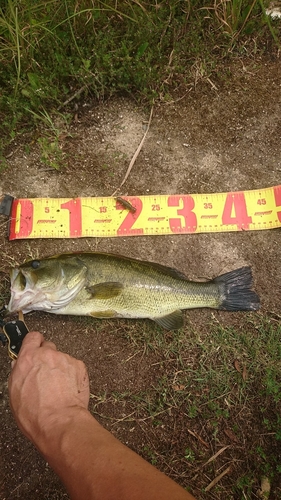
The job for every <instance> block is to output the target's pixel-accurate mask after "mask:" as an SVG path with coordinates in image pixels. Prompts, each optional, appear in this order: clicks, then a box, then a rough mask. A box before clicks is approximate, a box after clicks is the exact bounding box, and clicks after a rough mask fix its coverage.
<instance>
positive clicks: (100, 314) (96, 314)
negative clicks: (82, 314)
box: [90, 309, 117, 318]
mask: <svg viewBox="0 0 281 500" xmlns="http://www.w3.org/2000/svg"><path fill="white" fill-rule="evenodd" d="M90 316H93V318H116V316H117V313H116V311H112V310H111V309H108V310H107V311H92V312H91V313H90Z"/></svg>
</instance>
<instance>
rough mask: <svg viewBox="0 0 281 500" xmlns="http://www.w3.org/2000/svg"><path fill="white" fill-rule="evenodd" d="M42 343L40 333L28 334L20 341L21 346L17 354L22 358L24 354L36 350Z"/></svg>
mask: <svg viewBox="0 0 281 500" xmlns="http://www.w3.org/2000/svg"><path fill="white" fill-rule="evenodd" d="M43 342H44V337H43V335H42V333H40V332H29V333H28V334H27V335H26V336H25V338H24V339H23V341H22V346H21V349H20V352H19V356H22V355H23V353H24V352H27V351H34V350H36V349H38V347H40V346H41V345H42V343H43Z"/></svg>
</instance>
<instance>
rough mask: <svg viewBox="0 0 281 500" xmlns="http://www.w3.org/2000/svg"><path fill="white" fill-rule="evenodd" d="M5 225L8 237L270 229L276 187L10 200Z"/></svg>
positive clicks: (276, 217) (280, 215)
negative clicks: (144, 194) (165, 193)
mask: <svg viewBox="0 0 281 500" xmlns="http://www.w3.org/2000/svg"><path fill="white" fill-rule="evenodd" d="M0 208H1V207H0ZM9 226H10V227H9V239H10V240H15V239H20V238H80V237H115V236H122V237H123V236H138V235H164V234H189V233H190V234H191V233H193V234H194V233H209V232H227V231H248V230H261V229H273V228H277V227H281V186H275V187H270V188H265V189H259V190H253V191H239V192H231V193H211V194H192V195H191V194H187V195H149V196H138V197H137V196H126V197H123V198H121V197H119V198H118V199H115V198H112V197H104V198H101V197H99V198H63V199H61V198H33V199H15V200H13V202H12V208H11V213H10V225H9Z"/></svg>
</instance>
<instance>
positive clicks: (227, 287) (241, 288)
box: [213, 266, 260, 311]
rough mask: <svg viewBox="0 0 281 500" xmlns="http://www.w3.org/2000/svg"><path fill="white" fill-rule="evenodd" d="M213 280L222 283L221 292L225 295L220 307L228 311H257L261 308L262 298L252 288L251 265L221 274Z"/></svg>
mask: <svg viewBox="0 0 281 500" xmlns="http://www.w3.org/2000/svg"><path fill="white" fill-rule="evenodd" d="M213 281H214V283H217V284H220V285H221V293H222V296H223V297H224V298H223V300H222V303H221V305H220V307H219V309H224V310H226V311H257V310H258V309H259V308H260V299H259V297H258V295H257V294H256V293H255V292H254V291H253V290H251V288H252V282H253V276H252V271H251V268H250V267H249V266H245V267H240V268H239V269H235V270H234V271H230V272H229V273H225V274H221V275H220V276H218V277H217V278H215V279H214V280H213Z"/></svg>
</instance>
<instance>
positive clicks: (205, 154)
mask: <svg viewBox="0 0 281 500" xmlns="http://www.w3.org/2000/svg"><path fill="white" fill-rule="evenodd" d="M224 74H228V75H229V74H231V78H229V77H228V78H225V77H224ZM211 83H212V84H211ZM172 97H173V98H172V99H171V100H169V101H167V102H164V101H163V102H162V103H159V104H157V105H155V108H154V114H153V119H152V123H151V126H150V129H149V132H148V135H147V138H146V141H145V143H144V146H143V148H142V150H141V152H140V154H139V156H138V158H137V161H136V163H135V165H134V167H133V169H132V171H131V174H130V176H129V179H128V181H127V182H126V184H125V185H124V187H123V188H122V191H121V194H123V195H126V194H130V195H145V194H149V193H156V194H157V193H158V194H161V193H163V194H166V193H169V194H177V193H211V192H226V191H234V190H250V189H257V188H264V187H269V186H275V185H278V184H281V143H280V137H281V68H280V60H273V59H270V58H268V59H256V60H255V61H252V60H241V61H239V62H237V63H236V64H235V65H233V66H231V67H225V73H224V72H222V73H221V76H220V77H219V78H217V80H212V82H210V81H203V80H202V81H198V83H197V85H196V87H193V88H192V87H191V88H187V89H180V90H178V91H177V93H175V94H174V95H172ZM71 111H72V112H73V120H72V122H71V124H70V126H69V131H68V132H69V134H65V133H64V130H63V125H62V124H59V123H58V124H57V126H58V127H62V138H61V147H62V151H63V157H64V165H63V167H62V168H61V169H60V170H59V171H56V170H54V169H51V168H48V167H46V166H45V165H44V164H43V163H42V162H41V161H40V152H39V148H38V145H37V143H36V141H34V138H33V137H32V136H31V135H26V136H24V137H19V138H18V139H16V140H15V141H14V143H13V144H12V145H11V148H10V149H9V151H7V157H8V158H7V162H8V169H6V170H4V171H2V172H1V174H0V194H3V193H6V194H11V195H13V196H15V197H22V198H24V197H41V196H42V195H44V196H48V197H76V196H109V195H111V194H112V192H113V191H114V190H115V189H116V188H117V187H118V186H119V184H120V182H121V180H122V179H123V177H124V175H125V172H126V170H127V167H128V164H129V161H130V159H131V158H132V156H133V154H134V152H135V150H136V148H137V146H138V144H139V143H140V140H141V138H142V136H143V133H144V130H145V127H146V123H147V120H148V117H149V109H144V108H142V107H140V106H138V105H137V104H136V103H135V102H134V100H132V99H129V98H125V97H119V98H113V99H110V100H107V101H105V102H103V103H97V102H96V101H94V100H89V99H88V100H86V101H84V102H80V103H79V104H78V111H77V110H76V109H74V105H73V110H71ZM1 227H2V236H1V238H0V250H1V255H2V259H3V260H2V259H1V260H2V262H1V271H2V280H3V283H5V287H6V289H7V287H8V277H7V273H8V270H9V267H10V266H11V265H14V264H15V263H22V262H23V261H24V260H26V259H28V258H30V257H42V256H47V255H52V254H55V253H57V252H58V247H59V250H60V251H61V252H64V251H68V252H69V251H77V250H79V251H89V250H93V251H105V252H113V253H119V254H123V255H126V256H130V257H134V258H139V259H145V260H151V261H155V262H159V263H161V264H164V265H168V266H171V267H175V268H177V269H179V270H181V271H183V272H184V273H185V274H186V275H187V276H188V277H189V278H191V279H196V278H200V277H210V278H211V277H214V276H217V275H219V274H221V273H223V272H226V271H229V270H231V269H235V268H237V267H239V266H242V265H250V266H252V270H253V275H254V286H255V290H256V291H257V292H258V294H259V295H260V298H261V313H262V314H266V313H267V312H270V313H275V314H276V315H278V314H280V301H281V287H280V280H281V270H280V261H281V233H280V230H278V229H276V230H270V231H255V232H245V231H242V232H235V233H225V234H224V233H218V234H197V235H172V236H151V237H150V236H148V237H132V238H129V237H128V238H112V239H108V238H105V239H96V238H92V239H76V240H70V239H63V240H59V241H58V240H21V241H14V242H9V241H8V239H7V237H6V232H5V228H6V221H5V219H4V218H2V219H1ZM211 315H213V316H211ZM214 315H215V317H217V318H218V317H219V319H220V321H221V323H222V324H223V325H225V326H231V325H232V324H233V325H239V328H241V329H243V324H246V319H245V318H247V317H248V315H247V314H245V313H234V314H231V313H227V312H215V313H213V312H211V311H209V310H204V311H203V310H202V311H201V310H197V311H190V312H186V313H185V316H186V327H185V334H186V336H187V337H189V336H190V335H191V333H190V330H189V327H188V325H189V324H190V322H192V324H193V326H194V327H196V328H197V329H199V330H201V331H202V335H203V336H204V335H207V334H208V332H207V327H206V325H208V324H209V322H210V320H211V318H212V317H214ZM277 317H278V316H277ZM279 317H280V316H279ZM26 322H27V324H28V326H29V328H30V329H35V328H36V329H40V330H41V331H42V332H43V333H44V334H45V335H46V337H47V338H48V339H52V340H53V341H55V342H56V344H57V346H58V348H59V349H60V350H62V351H65V352H67V353H69V354H70V355H73V356H76V357H78V358H80V359H82V360H83V361H84V362H85V363H86V365H87V368H88V370H89V374H90V382H91V392H92V394H93V395H94V396H93V400H91V405H93V402H96V401H97V400H98V398H99V397H101V395H102V394H106V395H107V397H108V403H107V404H106V405H105V406H104V407H103V408H102V411H101V413H100V414H99V415H97V418H98V419H99V420H100V422H101V423H102V424H103V425H105V426H106V427H107V428H108V429H110V430H111V431H112V432H113V433H114V434H115V435H116V436H117V437H119V438H120V439H121V440H122V441H123V442H125V443H126V444H128V445H129V446H130V447H131V448H133V449H134V450H135V451H137V452H139V453H141V454H142V455H143V456H145V458H147V459H151V461H153V460H152V457H151V456H149V453H148V452H146V451H147V450H148V449H149V447H150V448H152V447H153V449H154V450H156V451H157V449H158V450H159V453H162V456H163V454H164V452H163V448H165V453H166V455H165V454H164V455H165V456H166V457H167V460H166V462H165V461H164V460H163V461H162V462H160V464H159V467H160V468H161V470H163V471H164V472H166V473H167V474H169V475H170V476H171V477H172V478H174V479H176V480H177V481H179V482H180V483H181V484H182V485H183V486H187V485H188V484H189V485H190V487H191V490H192V491H193V493H194V495H195V496H197V497H198V499H200V498H204V499H205V498H212V499H215V498H228V499H231V498H233V499H234V498H235V499H236V498H237V500H238V499H239V500H240V497H238V496H237V497H235V496H234V495H233V494H232V495H230V494H229V495H228V494H227V493H226V494H225V496H221V497H219V496H215V494H214V493H213V492H212V491H210V492H209V494H208V495H207V494H206V493H204V494H203V493H202V490H203V488H204V487H205V486H206V485H207V484H208V482H210V480H211V479H212V478H206V477H204V476H200V477H199V478H198V474H197V476H196V474H194V469H190V468H189V466H186V469H187V470H181V471H179V470H176V471H175V470H174V469H173V468H172V467H171V466H169V464H168V465H167V463H168V459H169V457H171V456H174V455H176V454H177V452H178V450H179V449H180V448H181V447H182V446H184V445H185V444H186V443H187V442H188V440H189V439H191V437H190V434H188V433H187V432H186V429H187V428H190V425H191V424H190V421H189V419H188V417H187V416H186V415H184V414H183V413H182V412H180V411H179V412H178V413H177V414H173V415H170V416H169V415H168V414H167V415H166V417H165V418H166V420H165V426H166V427H165V429H161V428H160V429H154V430H153V429H152V430H151V429H150V428H149V427H148V425H147V421H146V420H145V419H135V421H133V422H132V421H129V420H126V419H124V421H123V420H122V419H123V417H124V416H125V415H126V414H127V413H128V412H127V409H126V408H125V407H124V406H122V405H124V400H122V403H118V402H117V404H115V403H116V401H115V400H114V394H115V393H116V392H118V393H119V394H120V393H124V392H126V391H130V390H134V391H146V389H147V388H149V387H150V386H153V384H155V383H156V381H157V380H158V378H159V377H160V375H162V374H163V365H162V364H161V354H159V351H157V352H155V351H153V350H150V349H147V348H146V347H147V346H146V345H145V340H142V341H139V342H138V344H137V346H136V345H135V344H134V339H133V337H134V329H135V331H136V335H140V331H141V330H143V329H149V328H154V329H155V328H156V327H155V326H151V325H150V322H149V321H143V320H139V321H138V320H131V321H129V320H116V321H113V320H91V321H89V320H85V319H82V320H79V319H77V318H72V317H62V316H55V315H53V316H52V315H48V314H47V313H30V314H29V315H28V316H26ZM158 331H160V330H159V329H158ZM163 335H171V334H170V333H169V334H167V333H165V332H164V331H163ZM190 356H191V357H192V352H191V353H190ZM0 364H1V373H0V417H1V430H0V439H1V458H0V460H1V480H2V493H1V492H0V496H1V498H3V500H4V499H5V500H13V499H16V498H28V499H30V500H32V499H35V498H36V499H37V498H40V499H49V500H51V499H52V500H54V499H62V498H68V495H67V493H66V492H65V490H64V488H63V486H62V485H61V483H60V481H59V479H58V478H57V477H56V476H55V475H54V474H53V472H52V471H51V469H50V467H49V466H48V464H46V463H45V461H44V460H43V459H42V458H41V456H40V455H39V454H38V453H37V451H36V450H35V449H34V447H33V446H32V445H31V444H30V443H29V442H28V441H27V440H26V439H25V438H24V437H23V436H22V435H21V433H20V431H19V430H18V429H17V427H16V425H15V423H14V420H13V417H12V415H11V412H10V409H9V402H8V394H7V378H8V375H9V373H10V370H11V367H10V361H9V358H8V356H7V351H6V348H4V347H3V348H0ZM91 408H93V406H91ZM245 425H246V423H245ZM199 444H200V443H199ZM223 444H225V445H228V444H231V445H232V446H235V443H230V442H229V441H228V440H227V437H226V436H224V441H222V440H221V441H220V445H223ZM198 446H199V445H198ZM244 446H245V447H247V443H244ZM205 451H206V450H205ZM215 451H216V449H215V448H213V449H212V452H210V455H212V454H213V453H215ZM241 453H242V452H241ZM241 453H240V455H239V460H240V462H239V467H240V469H239V467H238V465H236V468H238V469H237V470H238V471H236V472H237V473H236V476H235V475H234V476H235V477H237V474H238V475H239V470H240V471H241V470H243V467H245V464H244V463H243V457H242V458H241ZM205 458H206V459H208V454H207V455H205ZM237 460H238V459H237ZM239 460H238V461H239ZM238 461H237V464H238ZM234 476H232V475H231V474H230V475H227V476H226V477H224V478H223V479H222V482H223V483H224V484H225V490H224V491H226V492H227V491H228V490H227V488H228V486H229V491H231V485H232V482H233V481H234ZM1 480H0V481H1ZM0 491H1V490H0ZM271 495H272V496H271V497H270V498H272V499H278V498H281V488H280V485H278V484H276V485H275V488H274V490H273V491H272V492H271ZM251 498H258V496H253V497H251Z"/></svg>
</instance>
